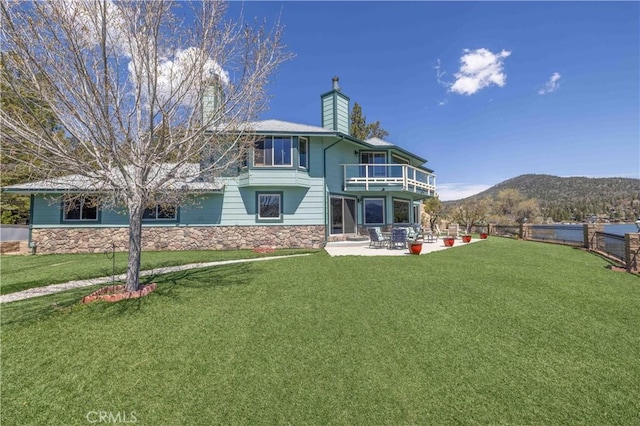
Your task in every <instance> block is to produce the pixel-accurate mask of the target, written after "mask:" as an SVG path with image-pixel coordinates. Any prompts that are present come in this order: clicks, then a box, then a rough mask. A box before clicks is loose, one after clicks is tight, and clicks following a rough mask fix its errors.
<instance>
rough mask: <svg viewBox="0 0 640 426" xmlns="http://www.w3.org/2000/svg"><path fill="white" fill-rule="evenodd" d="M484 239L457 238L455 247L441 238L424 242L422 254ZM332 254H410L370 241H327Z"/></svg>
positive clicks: (328, 250) (327, 249)
mask: <svg viewBox="0 0 640 426" xmlns="http://www.w3.org/2000/svg"><path fill="white" fill-rule="evenodd" d="M478 241H482V240H481V239H479V238H472V239H471V242H469V243H463V242H462V240H461V239H460V238H458V239H456V240H455V243H454V244H453V247H445V245H444V242H443V241H442V239H441V238H439V239H438V241H436V242H433V243H424V244H422V252H421V253H420V255H425V254H429V253H432V252H434V251H440V250H447V249H450V248H456V247H462V246H466V245H468V244H473V243H477V242H478ZM324 249H325V250H326V251H327V253H329V255H330V256H409V250H407V249H388V248H386V247H370V246H369V241H339V242H331V243H327V245H326V246H325V248H324Z"/></svg>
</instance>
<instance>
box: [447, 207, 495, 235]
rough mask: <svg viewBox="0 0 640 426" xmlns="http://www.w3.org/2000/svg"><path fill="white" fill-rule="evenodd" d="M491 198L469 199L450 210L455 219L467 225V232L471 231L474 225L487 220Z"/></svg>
mask: <svg viewBox="0 0 640 426" xmlns="http://www.w3.org/2000/svg"><path fill="white" fill-rule="evenodd" d="M490 204H491V200H489V199H483V200H476V199H467V200H464V201H463V202H462V203H461V204H459V205H456V206H455V207H454V208H453V210H452V211H451V212H450V215H451V218H452V219H453V221H455V222H456V223H458V224H460V225H464V226H465V232H466V233H467V234H468V233H470V232H471V228H473V226H474V225H476V224H478V223H481V222H482V221H484V220H485V218H486V216H487V212H488V211H489V205H490Z"/></svg>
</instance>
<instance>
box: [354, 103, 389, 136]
mask: <svg viewBox="0 0 640 426" xmlns="http://www.w3.org/2000/svg"><path fill="white" fill-rule="evenodd" d="M350 118H351V129H350V131H351V136H353V137H355V138H358V139H360V140H366V139H370V138H380V139H384V138H386V137H387V136H389V132H387V131H386V130H385V129H383V128H382V127H381V126H380V121H376V122H374V123H367V117H365V116H364V114H363V113H362V107H361V106H360V104H359V103H357V102H355V103H354V104H353V108H351V117H350Z"/></svg>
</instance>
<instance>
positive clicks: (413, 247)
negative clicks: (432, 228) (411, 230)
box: [407, 231, 424, 254]
mask: <svg viewBox="0 0 640 426" xmlns="http://www.w3.org/2000/svg"><path fill="white" fill-rule="evenodd" d="M422 243H424V238H423V237H422V233H421V232H420V231H418V233H416V234H415V235H414V236H413V237H412V238H408V239H407V247H408V248H409V253H411V254H420V253H421V252H422Z"/></svg>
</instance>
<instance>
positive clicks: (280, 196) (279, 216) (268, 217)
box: [257, 192, 282, 220]
mask: <svg viewBox="0 0 640 426" xmlns="http://www.w3.org/2000/svg"><path fill="white" fill-rule="evenodd" d="M262 197H277V198H278V217H270V216H267V217H263V216H261V215H260V210H261V209H260V206H261V205H262V203H261V202H260V199H261V198H262ZM257 207H258V212H257V213H258V219H259V220H282V194H279V193H277V192H273V193H266V192H265V193H261V194H258V206H257Z"/></svg>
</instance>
